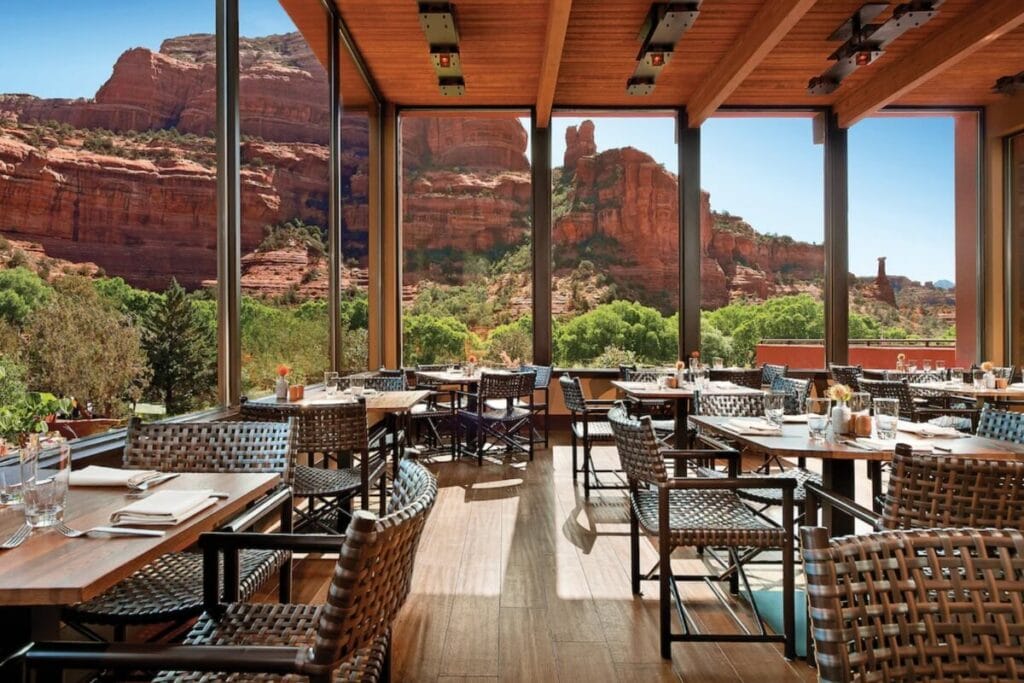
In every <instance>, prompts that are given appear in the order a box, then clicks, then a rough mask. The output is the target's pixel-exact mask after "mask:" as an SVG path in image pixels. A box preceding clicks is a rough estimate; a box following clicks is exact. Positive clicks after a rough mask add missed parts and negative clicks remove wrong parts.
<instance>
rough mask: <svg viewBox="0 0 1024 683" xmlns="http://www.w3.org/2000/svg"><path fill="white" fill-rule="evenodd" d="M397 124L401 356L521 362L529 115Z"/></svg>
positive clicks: (525, 327) (524, 352) (527, 298)
mask: <svg viewBox="0 0 1024 683" xmlns="http://www.w3.org/2000/svg"><path fill="white" fill-rule="evenodd" d="M400 123H401V126H400V130H401V140H402V248H403V258H404V260H403V282H402V285H403V292H402V314H403V320H402V331H403V340H402V342H403V362H404V363H405V365H416V364H424V363H428V364H429V363H439V362H449V361H458V360H464V359H466V358H468V357H469V356H475V357H477V358H478V359H480V360H484V361H487V362H492V363H516V362H520V361H521V362H529V361H530V360H531V359H532V357H533V331H532V330H533V326H532V316H531V315H530V309H531V305H532V300H533V289H532V288H533V276H532V260H531V259H532V256H531V253H532V252H531V234H530V230H531V189H530V188H531V181H530V159H529V156H528V153H529V144H528V142H529V139H528V138H529V134H528V132H527V131H528V129H529V119H528V118H526V117H525V115H524V114H521V113H518V112H515V113H501V114H490V115H486V116H482V115H477V116H473V115H468V114H467V115H461V114H460V115H452V116H440V115H438V116H432V115H423V116H403V117H402V119H401V122H400Z"/></svg>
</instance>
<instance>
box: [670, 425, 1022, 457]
mask: <svg viewBox="0 0 1024 683" xmlns="http://www.w3.org/2000/svg"><path fill="white" fill-rule="evenodd" d="M735 419H736V418H732V417H717V416H716V417H712V416H691V417H690V422H691V423H693V424H695V425H698V426H699V427H702V428H706V429H708V430H710V431H712V432H715V433H716V434H718V435H721V436H724V437H727V438H729V439H730V440H732V441H735V442H738V443H740V444H741V445H743V446H745V447H747V448H749V449H750V450H752V451H755V452H758V453H763V454H765V455H775V456H778V457H780V458H821V459H826V460H890V459H891V458H892V453H887V452H884V451H872V450H866V449H864V448H860V447H858V446H855V445H850V444H847V443H840V442H839V441H836V440H834V439H833V438H832V437H831V436H830V437H829V438H828V439H827V440H825V441H812V440H811V438H810V436H809V435H808V431H807V425H806V424H800V423H796V424H790V423H786V424H784V425H782V434H781V435H770V434H737V433H736V432H735V431H733V430H731V429H728V428H727V427H726V426H725V423H727V422H729V421H730V420H735ZM897 441H899V442H900V443H908V444H910V445H911V446H912V447H914V448H927V447H931V446H936V445H937V446H939V447H941V448H948V449H950V450H949V451H948V452H946V451H935V453H936V454H937V455H944V454H945V455H972V456H977V457H981V458H990V459H992V460H1021V461H1024V446H1018V445H1016V444H1013V443H1009V442H1007V441H998V440H996V439H986V438H983V437H978V436H969V437H964V438H953V439H949V438H931V439H927V438H920V437H917V436H915V435H913V434H910V433H907V432H899V434H898V438H897ZM893 447H894V448H895V442H893Z"/></svg>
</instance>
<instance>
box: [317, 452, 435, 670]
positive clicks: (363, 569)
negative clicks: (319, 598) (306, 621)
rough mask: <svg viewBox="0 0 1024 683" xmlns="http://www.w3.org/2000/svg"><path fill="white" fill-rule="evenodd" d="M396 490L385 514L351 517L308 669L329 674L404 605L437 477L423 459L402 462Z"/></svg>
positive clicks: (381, 631)
mask: <svg viewBox="0 0 1024 683" xmlns="http://www.w3.org/2000/svg"><path fill="white" fill-rule="evenodd" d="M394 489H395V490H394V493H393V494H392V498H391V509H390V511H389V512H388V514H387V515H386V516H384V517H381V518H379V519H378V518H377V517H376V516H375V515H374V514H373V513H372V512H368V511H366V510H358V511H357V512H355V513H354V514H353V515H352V521H351V522H350V523H349V525H348V529H347V530H346V532H345V537H344V541H343V543H342V547H341V552H340V555H339V557H338V562H337V564H336V565H335V568H334V577H333V578H332V580H331V588H330V590H329V591H328V593H327V604H326V605H325V606H324V608H323V610H322V611H321V612H320V619H319V622H318V623H317V630H316V640H315V641H314V643H313V647H312V648H311V650H310V652H309V655H308V656H309V658H310V659H309V661H308V662H307V663H306V667H307V671H306V673H309V674H323V673H327V671H329V670H331V669H333V668H335V667H336V666H337V665H338V663H340V662H342V661H345V660H347V659H349V658H351V657H352V656H353V655H354V654H355V653H356V652H357V651H359V650H361V649H363V648H366V647H368V646H369V645H371V644H372V643H373V642H374V640H376V639H377V638H380V637H381V636H383V635H385V634H387V633H388V630H389V629H390V628H391V624H392V622H393V621H394V619H395V616H396V615H397V614H398V612H399V610H400V609H401V608H402V605H403V604H405V600H406V598H407V597H408V595H409V588H410V585H411V582H412V572H413V566H414V562H415V559H416V549H417V547H418V546H419V542H420V537H421V536H422V534H423V527H424V525H425V524H426V521H427V516H428V515H429V514H430V510H431V508H433V506H434V501H435V500H436V499H437V481H436V480H435V479H434V476H433V475H432V474H430V472H428V471H427V470H426V469H425V468H424V467H423V466H422V465H420V464H419V463H416V462H413V461H411V460H402V461H401V462H400V463H399V464H398V475H397V476H396V477H395V483H394Z"/></svg>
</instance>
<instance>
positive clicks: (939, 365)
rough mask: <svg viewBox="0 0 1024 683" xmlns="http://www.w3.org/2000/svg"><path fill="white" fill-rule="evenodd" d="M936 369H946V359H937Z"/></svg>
mask: <svg viewBox="0 0 1024 683" xmlns="http://www.w3.org/2000/svg"><path fill="white" fill-rule="evenodd" d="M935 369H936V370H945V369H946V361H944V360H937V361H935Z"/></svg>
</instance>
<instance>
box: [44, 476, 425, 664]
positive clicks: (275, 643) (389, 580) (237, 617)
mask: <svg viewBox="0 0 1024 683" xmlns="http://www.w3.org/2000/svg"><path fill="white" fill-rule="evenodd" d="M436 499H437V482H436V481H435V480H434V477H433V476H432V475H431V474H430V473H429V472H428V471H427V470H426V469H425V468H424V467H423V466H422V465H420V464H418V463H415V462H412V461H407V460H406V461H402V462H401V463H400V464H399V470H398V476H397V477H396V478H395V482H394V488H393V489H392V495H391V504H390V506H389V513H388V515H387V516H385V517H381V518H379V519H378V518H377V517H375V516H374V515H373V514H372V513H370V512H367V511H358V512H356V513H355V515H354V516H353V518H352V520H351V522H350V523H349V525H348V529H347V530H346V532H345V536H344V537H341V538H339V537H338V536H329V535H328V536H316V535H293V534H255V533H248V534H228V533H209V534H203V535H202V536H201V537H200V546H202V547H203V549H204V552H205V553H206V555H207V557H214V556H215V555H217V554H219V553H221V552H224V553H234V552H237V551H238V549H239V548H249V547H259V548H264V549H281V548H283V549H288V550H292V551H295V552H331V553H339V558H338V561H337V564H336V566H335V570H334V577H333V580H332V583H331V588H330V590H329V591H328V592H327V597H326V601H325V603H322V604H308V605H302V604H265V603H248V602H238V601H235V600H232V599H231V598H228V601H227V604H224V603H221V602H220V601H219V600H217V599H215V598H214V597H213V596H212V595H208V596H207V597H208V600H207V605H206V613H205V614H204V615H203V616H202V618H201V619H200V620H199V622H198V623H197V624H196V625H195V627H194V628H193V629H192V631H191V632H190V633H189V634H188V636H187V637H186V639H185V643H184V644H183V645H172V646H153V645H147V646H144V647H140V646H130V645H119V646H107V647H105V648H103V649H100V648H98V647H96V646H94V645H90V644H82V643H39V644H36V645H35V646H33V648H32V649H31V650H30V651H29V653H28V654H27V656H26V657H27V661H28V663H29V665H30V666H31V667H33V668H36V669H45V668H49V667H54V668H105V669H120V670H135V669H143V670H150V671H152V670H160V669H164V672H163V673H160V674H159V675H158V676H157V677H156V679H155V681H157V682H158V683H172V682H193V681H195V682H198V681H203V682H205V683H213V682H214V681H237V682H240V681H253V682H256V681H267V682H270V681H275V682H276V681H294V682H296V683H297V682H298V681H306V680H308V681H310V682H311V683H328V682H329V681H379V680H384V681H386V680H389V679H390V632H391V624H392V622H393V621H394V619H395V616H396V615H397V614H398V613H399V611H400V610H401V608H402V606H403V605H404V603H405V601H406V598H407V597H408V595H409V588H410V585H411V579H412V572H413V566H414V562H415V558H416V550H417V546H418V545H419V541H420V538H421V536H422V533H423V527H424V525H425V523H426V520H427V516H428V515H429V513H430V510H431V508H432V507H433V505H434V501H435V500H436ZM208 564H209V562H208ZM212 566H216V563H215V562H214V563H213V565H212ZM207 580H208V582H209V583H211V584H212V583H213V582H216V581H217V580H218V577H217V576H216V572H214V573H213V575H212V577H211V576H208V577H207Z"/></svg>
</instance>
